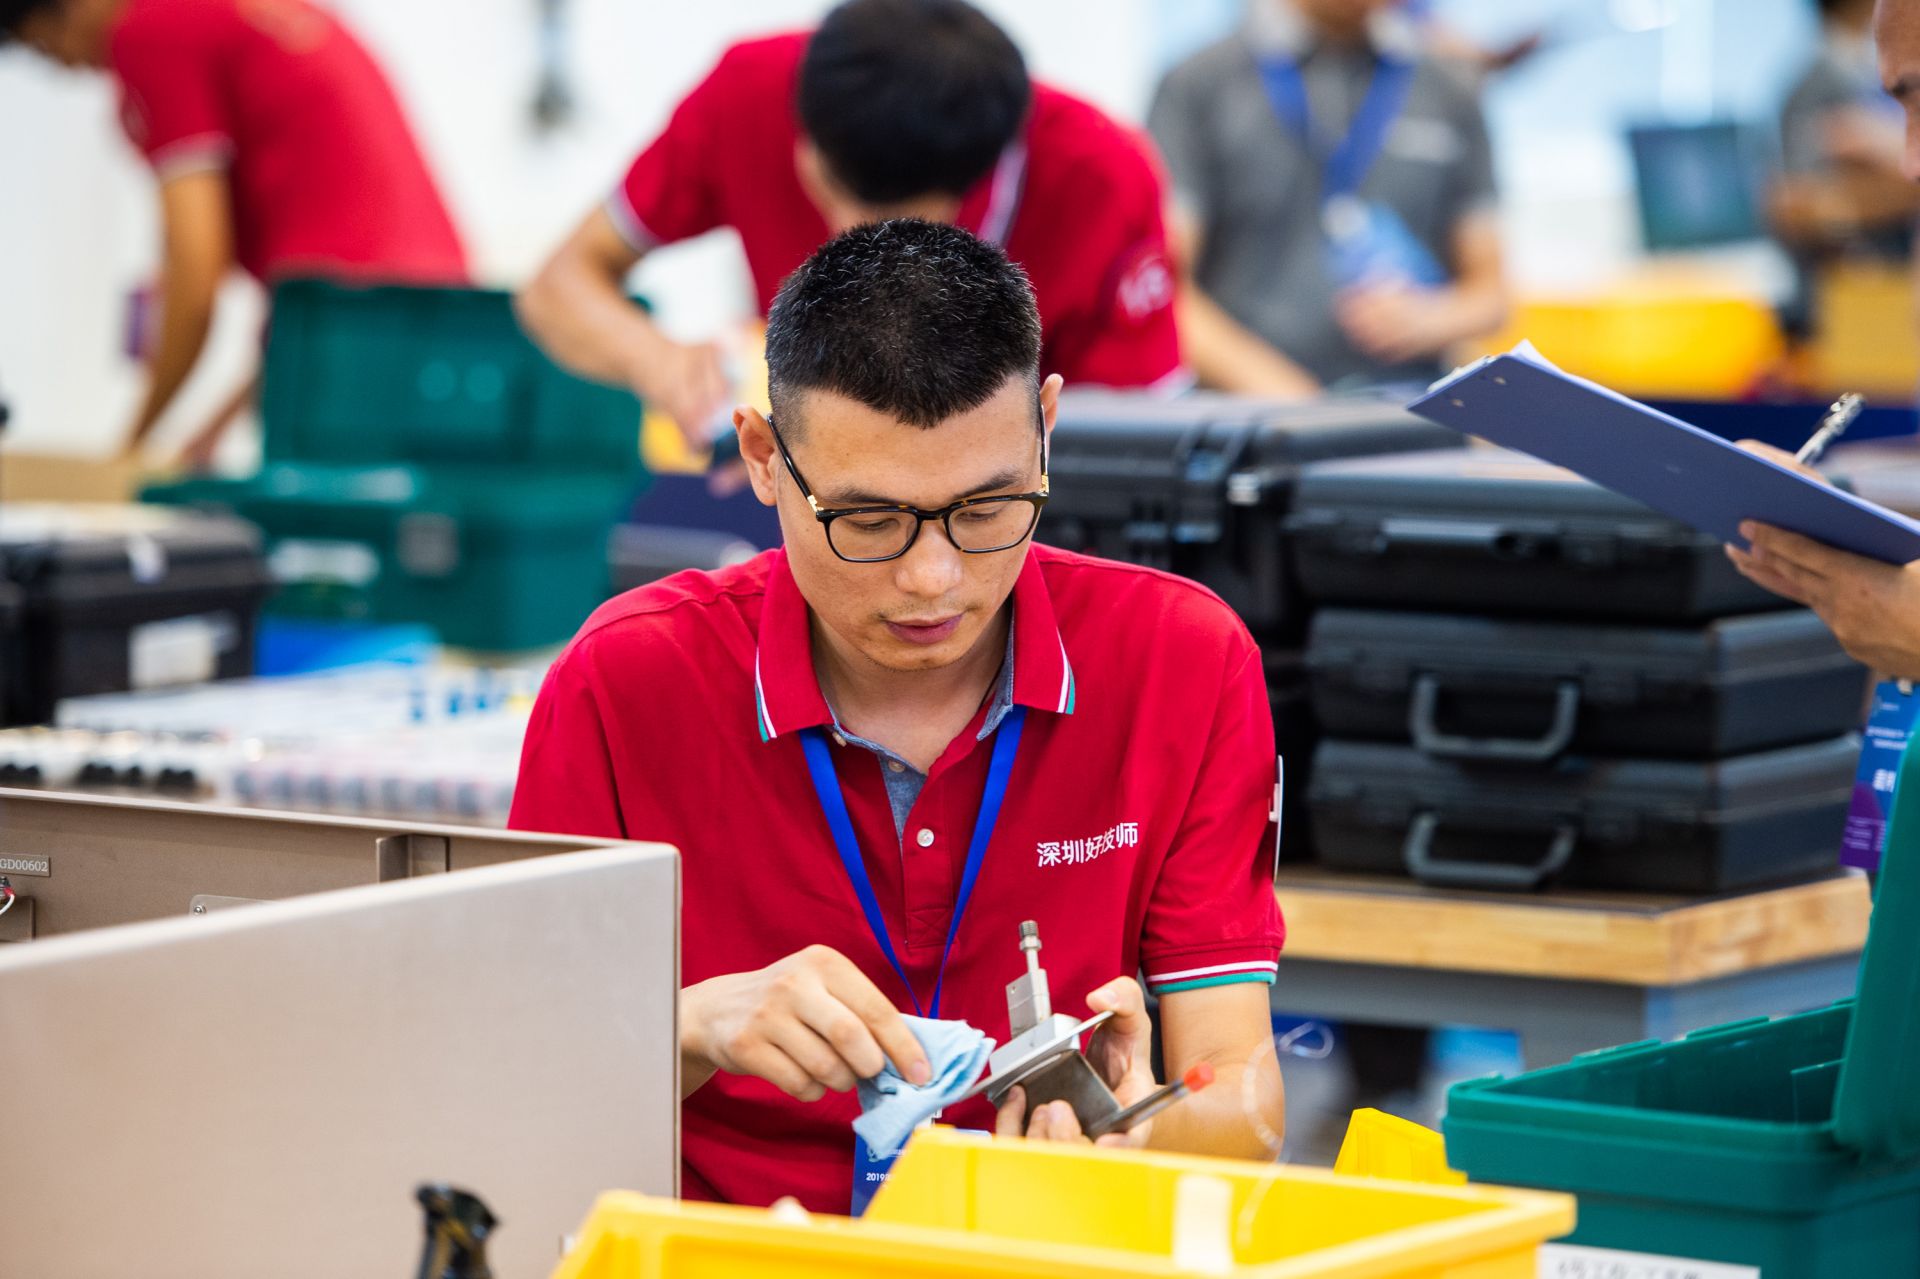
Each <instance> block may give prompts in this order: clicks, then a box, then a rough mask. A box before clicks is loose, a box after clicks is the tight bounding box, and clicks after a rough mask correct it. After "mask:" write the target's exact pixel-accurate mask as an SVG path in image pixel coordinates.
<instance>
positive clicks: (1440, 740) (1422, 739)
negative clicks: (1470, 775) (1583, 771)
mask: <svg viewBox="0 0 1920 1279" xmlns="http://www.w3.org/2000/svg"><path fill="white" fill-rule="evenodd" d="M1440 693H1441V683H1440V677H1439V676H1438V675H1434V674H1425V675H1421V676H1420V677H1418V678H1417V679H1416V680H1414V684H1413V701H1412V702H1411V703H1410V704H1409V705H1408V707H1407V729H1408V731H1409V732H1411V733H1412V735H1413V744H1414V745H1415V746H1417V747H1419V749H1420V750H1421V752H1422V753H1423V754H1427V755H1432V756H1434V757H1436V758H1440V759H1480V760H1501V761H1505V762H1508V763H1525V764H1540V763H1545V762H1546V761H1548V760H1550V759H1554V758H1556V757H1557V756H1559V754H1560V753H1561V752H1562V751H1564V750H1566V749H1567V747H1568V746H1569V745H1570V744H1571V743H1572V742H1573V730H1574V727H1575V726H1576V725H1577V724H1578V722H1579V719H1580V683H1579V681H1578V680H1561V681H1559V683H1558V684H1557V685H1556V686H1555V688H1554V697H1553V720H1552V722H1550V723H1549V724H1548V725H1547V731H1546V732H1544V733H1542V734H1541V735H1540V736H1539V737H1535V738H1513V737H1463V736H1461V735H1459V734H1456V733H1445V732H1442V731H1441V730H1440V723H1439V713H1440Z"/></svg>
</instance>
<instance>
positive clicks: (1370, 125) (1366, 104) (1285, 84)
mask: <svg viewBox="0 0 1920 1279" xmlns="http://www.w3.org/2000/svg"><path fill="white" fill-rule="evenodd" d="M1260 79H1261V82H1262V83H1263V84H1265V85H1266V89H1267V100H1268V101H1269V102H1271V103H1272V104H1273V113H1274V114H1275V115H1277V116H1279V117H1280V122H1281V123H1282V124H1284V125H1286V126H1287V127H1288V128H1289V129H1291V130H1293V132H1295V133H1297V134H1299V135H1300V137H1301V138H1302V139H1303V140H1304V141H1305V142H1306V144H1307V149H1308V151H1310V152H1312V153H1313V157H1314V159H1315V160H1317V161H1319V163H1320V198H1321V199H1322V200H1323V201H1325V200H1332V199H1335V198H1337V197H1340V196H1346V195H1352V194H1354V193H1355V192H1356V191H1358V190H1359V189H1360V184H1361V183H1362V182H1365V181H1366V180H1367V172H1368V170H1370V169H1372V168H1373V162H1374V161H1375V160H1376V159H1378V158H1379V156H1380V149H1381V148H1382V147H1383V146H1385V145H1386V141H1387V130H1388V129H1389V128H1391V127H1392V126H1393V122H1394V121H1395V120H1396V119H1398V118H1399V116H1400V109H1401V108H1402V107H1404V106H1405V105H1406V101H1407V88H1408V86H1409V85H1411V84H1412V83H1413V64H1412V63H1410V62H1402V61H1399V60H1398V59H1394V58H1380V59H1378V60H1377V61H1376V63H1375V64H1374V71H1373V80H1372V82H1371V83H1369V84H1368V85H1367V96H1366V97H1365V98H1363V99H1361V101H1360V106H1359V109H1358V110H1356V111H1355V112H1354V113H1353V123H1352V124H1351V125H1349V126H1348V128H1347V136H1346V137H1344V138H1342V139H1340V141H1339V142H1337V143H1334V144H1333V145H1331V146H1328V145H1327V144H1326V139H1325V138H1323V137H1322V136H1321V135H1320V134H1319V133H1318V132H1317V131H1316V130H1315V129H1314V127H1313V111H1312V108H1311V107H1310V106H1309V105H1308V103H1307V82H1306V80H1305V78H1303V77H1302V76H1301V74H1300V68H1299V66H1297V65H1296V64H1295V63H1294V62H1293V60H1292V59H1290V58H1285V57H1268V58H1262V59H1261V60H1260Z"/></svg>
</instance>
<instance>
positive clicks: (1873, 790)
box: [1840, 680, 1920, 871]
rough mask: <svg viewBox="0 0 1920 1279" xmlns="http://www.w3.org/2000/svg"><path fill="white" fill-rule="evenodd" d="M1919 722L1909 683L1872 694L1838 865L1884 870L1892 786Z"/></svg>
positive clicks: (1891, 683)
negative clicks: (1881, 860)
mask: <svg viewBox="0 0 1920 1279" xmlns="http://www.w3.org/2000/svg"><path fill="white" fill-rule="evenodd" d="M1916 718H1920V696H1916V695H1915V693H1914V691H1913V685H1912V684H1911V683H1910V682H1908V681H1907V680H1888V681H1887V682H1886V683H1884V684H1882V685H1880V686H1879V687H1878V688H1876V689H1874V690H1873V712H1872V714H1870V715H1869V716H1868V717H1867V731H1866V736H1865V740H1864V741H1862V743H1861V746H1860V770H1859V772H1858V773H1857V774H1855V776H1854V779H1853V800H1852V802H1851V803H1850V804H1849V805H1848V806H1847V829H1846V833H1845V834H1844V835H1843V836H1842V837H1841V841H1840V861H1841V862H1842V864H1844V865H1847V866H1857V867H1859V868H1860V869H1861V870H1866V871H1877V870H1879V869H1880V854H1881V850H1882V848H1883V847H1884V846H1885V844H1886V841H1887V815H1888V814H1889V813H1890V812H1892V810H1893V787H1894V783H1895V782H1896V781H1898V780H1899V777H1900V757H1901V755H1903V754H1904V753H1905V752H1906V749H1907V742H1908V740H1909V739H1910V738H1911V737H1912V736H1913V726H1914V721H1915V719H1916Z"/></svg>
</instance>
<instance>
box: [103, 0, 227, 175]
mask: <svg viewBox="0 0 1920 1279" xmlns="http://www.w3.org/2000/svg"><path fill="white" fill-rule="evenodd" d="M220 12H221V11H220V10H219V9H218V8H217V7H216V6H208V5H198V6H188V5H181V6H175V7H168V6H163V5H156V6H152V7H146V8H138V7H136V8H135V9H133V10H132V11H130V13H129V14H128V16H127V18H126V19H125V20H124V21H122V22H121V23H120V24H119V26H117V27H116V28H115V29H114V31H113V34H112V36H111V38H110V39H109V41H108V45H107V62H108V66H109V68H110V69H111V70H112V72H113V76H114V79H115V80H116V81H118V83H119V85H120V121H121V125H122V127H123V128H125V129H126V132H127V137H128V138H129V139H130V140H131V141H132V142H133V145H134V146H135V147H137V148H139V150H140V152H141V154H143V155H145V156H146V157H147V162H148V163H149V164H151V165H152V166H153V169H154V172H155V173H157V174H159V175H160V177H161V178H162V179H163V180H164V179H166V178H169V177H174V176H177V175H178V174H180V173H183V172H189V171H192V170H194V169H200V168H207V167H215V166H220V165H224V164H226V162H227V161H228V160H229V159H231V158H232V155H233V125H232V120H231V119H230V117H229V111H230V107H229V104H228V102H227V100H226V93H225V88H224V84H223V81H224V74H223V70H222V63H223V61H224V57H223V53H224V48H225V46H226V44H227V42H228V41H229V40H230V39H231V38H232V33H231V32H230V31H229V30H228V29H227V28H226V27H225V26H224V25H223V24H222V23H221V22H220V20H219V17H220Z"/></svg>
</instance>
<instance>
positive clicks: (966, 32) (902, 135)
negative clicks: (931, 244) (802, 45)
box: [798, 0, 1033, 204]
mask: <svg viewBox="0 0 1920 1279" xmlns="http://www.w3.org/2000/svg"><path fill="white" fill-rule="evenodd" d="M1032 97H1033V85H1032V82H1031V81H1029V80H1028V78H1027V64H1026V61H1025V60H1024V59H1023V58H1022V57H1021V56H1020V50H1019V49H1018V48H1017V47H1016V46H1015V45H1014V43H1013V41H1012V40H1011V39H1009V38H1008V37H1007V33H1006V32H1004V31H1002V30H1001V29H1000V28H999V27H997V26H995V25H994V23H993V21H992V19H990V18H988V17H987V16H986V15H985V14H984V13H981V12H980V11H979V10H978V9H976V8H974V7H973V6H972V5H970V4H965V3H963V2H962V0H847V3H845V4H842V5H840V6H838V7H837V8H835V9H834V10H832V11H831V12H830V13H828V14H827V16H826V18H825V19H824V20H823V21H822V22H821V23H820V27H819V29H818V30H816V31H815V32H814V33H813V37H812V39H810V40H809V41H808V42H807V51H806V56H805V57H804V58H803V59H802V60H801V63H800V87H799V93H798V108H799V113H800V127H801V128H802V129H803V130H804V131H805V132H806V134H807V136H808V137H809V138H810V139H812V141H813V144H814V145H815V146H816V147H818V148H819V149H820V154H821V155H822V156H823V157H824V158H825V159H826V162H827V166H828V167H829V168H830V169H831V170H832V171H833V176H834V177H835V178H837V179H838V180H839V181H840V182H841V183H843V184H844V185H845V186H846V187H847V188H848V189H849V190H851V191H852V192H853V194H854V196H855V197H856V198H858V199H860V200H862V201H864V202H865V203H867V204H893V203H897V202H898V201H901V200H910V199H914V198H916V197H919V196H925V195H933V194H936V193H937V194H945V195H959V194H961V193H962V192H964V191H965V190H966V189H967V188H968V187H970V186H972V185H973V184H974V183H975V182H978V181H979V180H980V179H981V178H982V177H984V176H985V175H986V174H987V172H988V170H990V169H992V168H993V165H994V161H995V160H996V159H998V158H999V155H1000V152H1001V151H1002V150H1004V149H1005V148H1006V146H1007V144H1008V143H1009V142H1011V141H1013V138H1014V135H1015V134H1017V133H1018V132H1019V131H1020V126H1021V124H1022V123H1023V122H1024V121H1025V119H1026V116H1027V106H1028V103H1029V102H1030V101H1031V100H1032Z"/></svg>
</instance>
